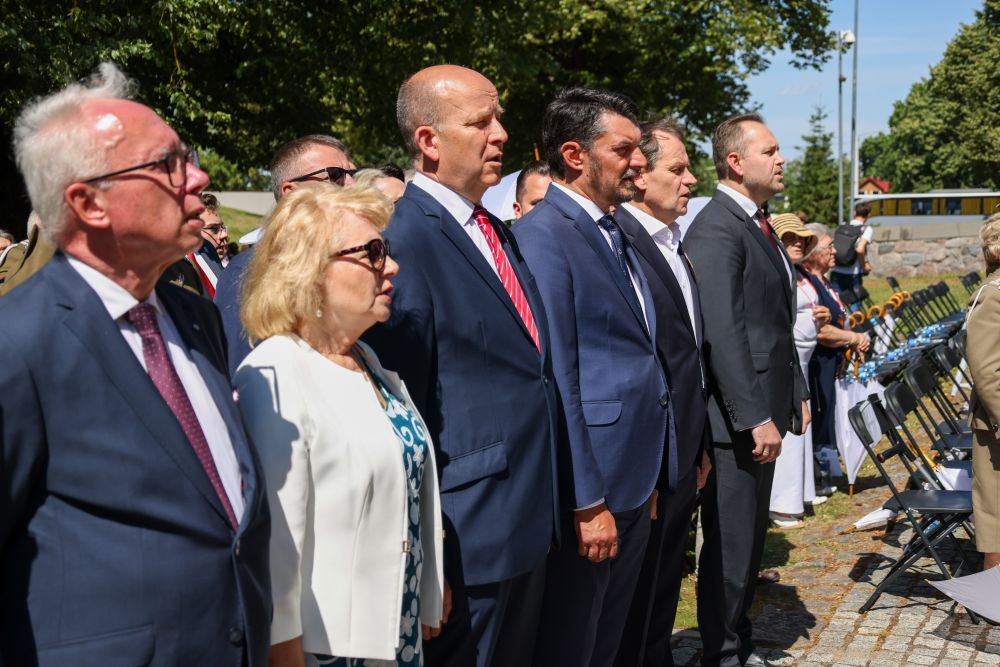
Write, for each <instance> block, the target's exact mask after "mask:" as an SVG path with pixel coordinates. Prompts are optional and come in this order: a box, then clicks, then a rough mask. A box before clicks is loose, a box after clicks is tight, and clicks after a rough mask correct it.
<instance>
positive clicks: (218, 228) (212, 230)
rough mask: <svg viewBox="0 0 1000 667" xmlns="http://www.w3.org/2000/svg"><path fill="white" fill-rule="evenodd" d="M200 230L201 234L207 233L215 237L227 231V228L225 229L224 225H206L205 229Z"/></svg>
mask: <svg viewBox="0 0 1000 667" xmlns="http://www.w3.org/2000/svg"><path fill="white" fill-rule="evenodd" d="M201 230H202V231H203V232H208V233H209V234H211V235H212V236H216V235H217V234H218V233H219V232H225V231H228V230H229V228H228V227H226V226H225V225H207V226H205V227H202V228H201Z"/></svg>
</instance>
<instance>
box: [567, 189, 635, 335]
mask: <svg viewBox="0 0 1000 667" xmlns="http://www.w3.org/2000/svg"><path fill="white" fill-rule="evenodd" d="M552 185H554V186H556V187H557V188H559V189H560V190H562V191H563V192H565V193H566V194H567V195H569V197H570V199H572V200H573V201H575V202H576V203H577V204H579V205H580V207H581V208H583V210H584V211H586V213H587V215H589V216H590V217H591V218H593V219H594V222H595V223H596V222H597V221H598V220H600V219H601V218H603V217H604V216H605V215H607V213H605V212H604V211H602V210H601V209H600V207H599V206H598V205H597V204H595V203H594V202H593V201H591V200H590V199H587V198H586V197H584V196H583V195H581V194H579V193H578V192H574V191H573V190H570V189H569V188H567V187H566V186H565V185H562V184H560V183H555V182H553V183H552ZM597 228H598V229H599V230H601V236H603V237H604V240H605V241H607V243H608V247H609V248H611V252H612V254H613V253H614V252H615V244H614V243H612V242H611V234H610V233H609V232H608V230H606V229H604V227H601V226H600V225H597ZM625 265H626V266H627V267H628V277H629V280H630V281H631V282H632V289H634V290H635V298H636V299H638V301H639V307H640V308H642V316H643V318H644V319H645V320H646V331H649V316H648V315H647V314H646V300H645V299H643V298H642V289H641V288H640V287H639V285H640V284H641V281H640V280H639V278H638V277H637V276H636V275H635V269H633V268H632V262H625Z"/></svg>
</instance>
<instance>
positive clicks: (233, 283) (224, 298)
mask: <svg viewBox="0 0 1000 667" xmlns="http://www.w3.org/2000/svg"><path fill="white" fill-rule="evenodd" d="M253 250H254V248H253V246H250V247H249V248H247V249H246V250H244V251H243V252H241V253H239V254H238V255H236V256H235V257H233V258H232V259H231V260H229V264H228V265H227V266H226V268H225V269H223V271H222V274H221V275H220V276H219V282H218V283H217V284H216V285H215V305H216V306H218V307H219V314H220V315H222V330H223V332H224V333H225V335H226V344H227V347H228V349H229V358H228V360H227V362H228V366H229V375H230V377H232V376H234V375H236V369H237V368H239V367H240V364H241V363H243V360H244V359H246V356H247V355H248V354H250V342H249V341H248V340H247V332H246V331H245V330H244V329H243V322H242V320H240V304H241V303H243V274H244V273H246V270H247V265H248V264H250V260H251V259H252V258H253Z"/></svg>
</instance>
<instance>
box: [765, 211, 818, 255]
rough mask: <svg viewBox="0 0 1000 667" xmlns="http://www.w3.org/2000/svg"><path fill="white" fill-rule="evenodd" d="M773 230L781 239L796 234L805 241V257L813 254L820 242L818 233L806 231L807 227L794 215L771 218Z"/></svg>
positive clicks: (783, 214) (787, 214)
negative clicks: (786, 235) (817, 236)
mask: <svg viewBox="0 0 1000 667" xmlns="http://www.w3.org/2000/svg"><path fill="white" fill-rule="evenodd" d="M771 228H772V229H773V230H774V235H775V236H777V237H778V238H779V239H780V238H781V237H782V236H784V235H785V234H795V235H796V236H798V237H800V238H803V239H805V240H806V247H805V248H803V255H808V254H809V253H810V252H812V249H813V248H815V247H816V244H817V243H818V242H819V239H818V238H816V233H815V232H812V231H809V230H808V229H806V226H805V225H803V224H802V220H801V219H800V218H799V216H797V215H795V214H794V213H781V214H780V215H776V216H774V217H773V218H771Z"/></svg>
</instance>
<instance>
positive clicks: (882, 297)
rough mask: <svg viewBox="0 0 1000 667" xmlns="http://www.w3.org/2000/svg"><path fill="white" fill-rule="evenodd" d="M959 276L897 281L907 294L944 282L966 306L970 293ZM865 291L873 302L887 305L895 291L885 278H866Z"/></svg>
mask: <svg viewBox="0 0 1000 667" xmlns="http://www.w3.org/2000/svg"><path fill="white" fill-rule="evenodd" d="M980 274H982V272H981V271H980ZM958 275H959V274H957V273H940V274H937V275H934V276H910V277H908V278H897V280H898V281H899V286H900V288H902V289H904V290H906V291H907V292H915V291H917V290H918V289H923V288H924V287H927V286H928V285H933V284H935V283H937V282H940V281H942V280H943V281H945V282H946V283H947V284H948V287H950V288H951V294H952V296H954V297H955V300H956V301H958V302H959V303H961V304H964V303H965V301H966V296H967V295H968V292H966V291H965V288H964V287H962V283H960V282H959V281H958ZM865 289H867V290H868V293H869V294H870V295H871V297H872V301H873V302H874V303H877V304H883V303H885V302H886V300H888V298H889V297H890V296H892V293H893V291H894V290H893V289H892V288H891V287H889V283H888V281H886V279H885V277H884V276H865Z"/></svg>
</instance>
